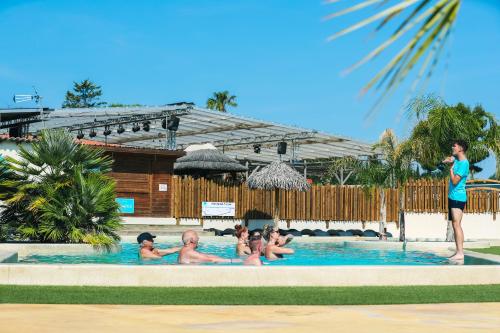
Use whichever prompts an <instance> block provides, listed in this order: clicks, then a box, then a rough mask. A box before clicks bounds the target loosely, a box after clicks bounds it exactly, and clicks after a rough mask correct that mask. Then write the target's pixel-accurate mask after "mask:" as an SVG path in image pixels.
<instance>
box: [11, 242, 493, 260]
mask: <svg viewBox="0 0 500 333" xmlns="http://www.w3.org/2000/svg"><path fill="white" fill-rule="evenodd" d="M172 246H179V242H178V241H176V242H173V241H171V242H159V243H157V244H156V247H157V248H166V247H172ZM289 246H290V247H291V248H293V249H294V250H295V254H293V255H289V256H286V257H285V258H283V259H280V260H276V261H266V260H265V259H264V263H265V264H266V265H269V266H280V265H281V266H349V265H385V266H397V265H412V266H421V265H450V264H455V263H453V262H450V261H449V260H448V259H447V258H446V257H444V256H439V255H437V254H435V253H433V252H426V251H415V250H412V251H403V250H402V249H381V248H363V247H355V246H347V247H346V246H344V244H343V243H342V242H340V243H332V242H305V243H303V242H292V243H291V244H290V245H289ZM199 250H200V251H202V252H205V253H211V254H216V255H219V256H221V257H224V258H235V257H236V255H235V243H234V242H231V241H227V240H224V241H216V240H213V241H209V242H203V243H201V244H200V247H199ZM137 252H138V245H137V244H136V243H122V244H121V251H119V252H115V253H100V254H98V253H95V254H82V255H40V254H31V255H28V256H26V257H21V258H19V261H18V262H19V263H25V264H28V263H29V264H37V263H40V264H115V265H168V264H176V263H177V254H174V255H169V256H166V257H163V258H162V259H157V260H141V259H139V258H138V255H137ZM464 264H465V265H492V264H497V263H495V262H492V261H489V260H485V259H480V258H475V257H470V256H466V257H465V260H464ZM218 265H221V264H218ZM233 265H238V264H233Z"/></svg>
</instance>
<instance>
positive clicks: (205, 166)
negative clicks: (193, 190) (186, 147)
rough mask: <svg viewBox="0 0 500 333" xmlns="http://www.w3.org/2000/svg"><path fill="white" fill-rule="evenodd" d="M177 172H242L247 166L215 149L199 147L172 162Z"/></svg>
mask: <svg viewBox="0 0 500 333" xmlns="http://www.w3.org/2000/svg"><path fill="white" fill-rule="evenodd" d="M174 170H175V172H177V173H191V172H244V171H247V170H248V169H247V167H246V166H244V165H241V164H240V163H239V162H238V161H236V160H235V159H232V158H231V157H229V156H226V155H224V154H223V153H222V152H220V151H218V150H216V149H200V150H195V151H191V152H188V153H187V155H186V156H183V157H180V158H178V159H177V161H176V162H175V164H174Z"/></svg>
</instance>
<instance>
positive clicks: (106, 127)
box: [102, 126, 111, 136]
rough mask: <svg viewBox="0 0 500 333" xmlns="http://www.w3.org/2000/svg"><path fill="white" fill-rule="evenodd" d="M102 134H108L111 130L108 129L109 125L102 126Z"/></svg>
mask: <svg viewBox="0 0 500 333" xmlns="http://www.w3.org/2000/svg"><path fill="white" fill-rule="evenodd" d="M102 134H104V136H108V135H110V134H111V130H110V129H109V126H105V127H104V132H103V133H102Z"/></svg>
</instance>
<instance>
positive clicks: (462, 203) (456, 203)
mask: <svg viewBox="0 0 500 333" xmlns="http://www.w3.org/2000/svg"><path fill="white" fill-rule="evenodd" d="M452 208H458V209H461V210H462V212H463V211H464V208H465V201H458V200H452V199H450V198H448V221H452V218H451V209H452Z"/></svg>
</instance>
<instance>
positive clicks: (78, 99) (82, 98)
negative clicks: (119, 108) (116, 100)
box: [62, 79, 106, 108]
mask: <svg viewBox="0 0 500 333" xmlns="http://www.w3.org/2000/svg"><path fill="white" fill-rule="evenodd" d="M101 96H102V89H101V86H98V85H96V84H95V83H94V82H92V81H90V80H88V79H86V80H83V81H82V82H80V83H78V82H73V91H69V90H68V91H67V92H66V97H65V100H64V103H63V105H62V107H63V108H93V107H97V106H102V105H105V104H106V103H105V102H99V98H100V97H101Z"/></svg>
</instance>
